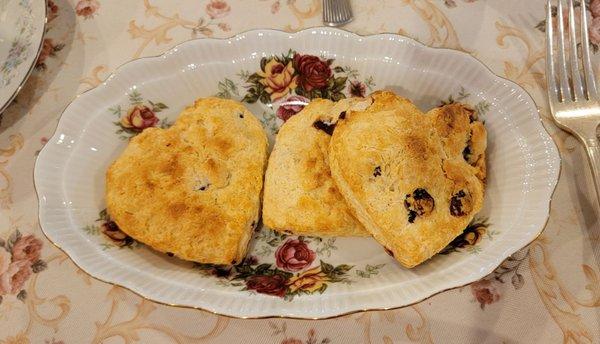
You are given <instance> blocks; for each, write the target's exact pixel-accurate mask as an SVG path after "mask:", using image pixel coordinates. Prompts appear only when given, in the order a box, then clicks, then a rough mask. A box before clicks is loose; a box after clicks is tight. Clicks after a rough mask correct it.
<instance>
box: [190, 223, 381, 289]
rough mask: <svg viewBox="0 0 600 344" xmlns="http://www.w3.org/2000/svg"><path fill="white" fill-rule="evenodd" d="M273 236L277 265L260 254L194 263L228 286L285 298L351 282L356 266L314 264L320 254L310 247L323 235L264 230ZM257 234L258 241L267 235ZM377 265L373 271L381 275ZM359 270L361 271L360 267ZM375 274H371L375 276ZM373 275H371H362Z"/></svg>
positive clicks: (320, 262) (270, 241)
mask: <svg viewBox="0 0 600 344" xmlns="http://www.w3.org/2000/svg"><path fill="white" fill-rule="evenodd" d="M267 231H268V232H269V233H270V234H269V235H270V236H271V237H272V239H271V240H269V241H267V242H266V244H268V245H271V246H275V247H277V249H276V250H275V253H274V258H275V264H270V263H260V262H259V259H260V258H259V257H256V256H254V255H249V256H247V257H246V259H244V261H243V262H242V263H241V264H238V265H229V266H219V265H214V264H199V263H195V264H194V265H195V266H196V267H197V268H198V269H199V270H200V271H201V272H202V274H204V275H208V276H214V277H217V278H219V279H221V280H223V281H225V282H227V284H228V285H231V286H235V287H242V290H247V291H250V292H255V293H259V294H265V295H271V296H277V297H282V298H284V299H285V300H287V301H291V300H293V298H294V297H295V296H298V295H303V294H312V293H316V292H318V293H323V292H324V291H325V290H326V289H327V287H328V285H329V284H331V283H339V282H344V283H350V282H351V279H350V271H351V270H352V269H353V268H354V266H351V265H347V264H340V265H337V266H333V265H331V264H329V263H326V262H324V261H323V260H320V261H319V263H318V264H314V262H315V260H316V258H317V253H316V252H315V251H314V250H313V249H311V248H310V247H309V244H310V243H313V242H318V241H321V240H322V239H320V238H306V237H297V238H296V237H291V238H290V237H288V236H287V235H285V234H281V233H278V232H273V231H271V230H268V229H263V230H261V232H263V233H262V234H264V232H267ZM262 234H259V235H257V236H255V238H254V240H260V239H261V237H264V236H263V235H262ZM265 258H266V257H265ZM382 266H383V265H381V266H377V267H376V268H375V270H376V271H374V272H373V273H372V274H377V273H378V271H377V270H378V269H380V268H381V267H382ZM357 271H358V270H357ZM372 274H371V275H372ZM357 275H358V276H359V277H362V278H369V277H370V276H371V275H367V276H364V275H362V276H361V275H359V274H358V273H357Z"/></svg>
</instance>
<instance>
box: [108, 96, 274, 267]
mask: <svg viewBox="0 0 600 344" xmlns="http://www.w3.org/2000/svg"><path fill="white" fill-rule="evenodd" d="M267 147H268V143H267V136H266V134H265V132H264V130H263V128H262V126H261V124H260V122H259V121H258V119H256V117H254V116H253V115H252V113H251V112H250V111H248V110H247V109H246V108H245V107H244V106H243V105H241V104H240V103H238V102H235V101H232V100H224V99H218V98H205V99H199V100H197V101H196V102H195V103H194V105H193V106H190V107H188V108H186V109H185V110H184V111H183V112H182V113H181V115H180V116H179V118H178V119H177V121H176V122H175V124H174V125H173V126H172V127H170V128H169V129H159V128H148V129H146V130H144V131H143V132H142V133H140V134H139V135H137V136H135V137H134V138H132V139H131V141H130V142H129V144H128V146H127V148H126V149H125V151H124V152H123V153H122V154H121V155H120V156H119V158H118V159H117V160H116V161H115V162H114V163H113V164H112V165H111V166H110V168H109V169H108V171H107V173H106V202H107V209H108V213H109V214H110V216H111V217H112V219H113V220H114V221H115V222H116V223H117V225H118V226H119V228H120V229H121V230H122V231H123V232H125V233H127V234H128V235H130V236H131V237H133V238H134V239H136V240H138V241H140V242H143V243H145V244H147V245H148V246H151V247H152V248H154V249H156V250H158V251H161V252H169V253H172V254H174V255H175V256H177V257H180V258H182V259H186V260H191V261H196V262H202V263H213V264H235V263H237V262H240V261H241V260H242V259H243V257H244V256H245V254H246V249H247V246H248V241H249V240H250V237H251V233H252V230H253V228H254V227H255V226H256V225H257V223H258V218H259V213H260V204H261V191H262V187H263V173H264V169H265V166H266V159H267Z"/></svg>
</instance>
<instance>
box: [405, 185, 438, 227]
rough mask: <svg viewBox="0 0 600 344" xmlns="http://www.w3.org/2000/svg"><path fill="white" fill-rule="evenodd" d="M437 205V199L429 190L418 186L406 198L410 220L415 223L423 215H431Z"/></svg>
mask: <svg viewBox="0 0 600 344" xmlns="http://www.w3.org/2000/svg"><path fill="white" fill-rule="evenodd" d="M434 207H435V200H434V199H433V197H431V195H430V194H429V192H427V190H425V189H422V188H418V189H415V191H413V192H412V193H411V194H407V195H406V198H405V199H404V208H406V210H408V222H410V223H413V222H415V219H416V218H417V216H418V217H421V216H425V215H429V214H431V212H432V211H433V208H434Z"/></svg>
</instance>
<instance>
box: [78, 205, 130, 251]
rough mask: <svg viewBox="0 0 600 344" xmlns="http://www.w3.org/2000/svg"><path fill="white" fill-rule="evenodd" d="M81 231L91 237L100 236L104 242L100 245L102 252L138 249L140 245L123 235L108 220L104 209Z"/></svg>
mask: <svg viewBox="0 0 600 344" xmlns="http://www.w3.org/2000/svg"><path fill="white" fill-rule="evenodd" d="M83 230H84V231H85V232H86V233H87V234H88V235H92V236H98V235H100V234H102V235H103V236H104V238H105V239H106V240H104V241H103V242H101V243H100V246H101V247H102V250H108V249H111V248H115V247H118V248H123V247H127V248H137V247H140V246H141V245H140V243H139V242H138V241H136V240H134V239H133V238H132V237H130V236H129V235H127V234H125V233H123V232H122V231H121V229H119V226H117V224H116V223H115V222H114V221H113V220H112V219H111V218H110V216H109V215H108V213H107V211H106V209H103V210H102V211H100V213H99V214H98V218H97V219H96V220H95V221H94V223H93V224H91V225H87V226H85V227H84V228H83Z"/></svg>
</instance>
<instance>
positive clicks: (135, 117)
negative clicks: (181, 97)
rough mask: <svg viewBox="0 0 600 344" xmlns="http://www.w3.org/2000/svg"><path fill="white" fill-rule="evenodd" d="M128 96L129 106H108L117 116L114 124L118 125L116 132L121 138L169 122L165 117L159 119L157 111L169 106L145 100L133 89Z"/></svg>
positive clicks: (165, 126) (165, 125) (162, 126)
mask: <svg viewBox="0 0 600 344" xmlns="http://www.w3.org/2000/svg"><path fill="white" fill-rule="evenodd" d="M128 96H129V107H128V108H127V110H123V108H122V107H121V106H120V105H117V106H115V107H111V108H109V111H110V112H112V113H113V115H115V116H117V117H118V118H119V120H118V121H115V122H114V124H115V125H117V126H118V127H119V129H117V131H116V133H117V134H119V136H120V137H121V139H123V140H126V139H130V138H131V137H133V136H135V135H137V134H139V133H141V132H142V131H143V130H144V129H146V128H151V127H160V128H167V127H169V126H170V123H169V122H167V121H166V119H162V120H161V119H159V118H158V116H157V113H159V112H161V111H163V110H165V109H168V108H169V107H168V106H167V105H165V104H164V103H161V102H153V101H151V100H145V99H144V98H142V95H141V94H140V93H139V92H137V91H133V92H131V93H130V94H128Z"/></svg>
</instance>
